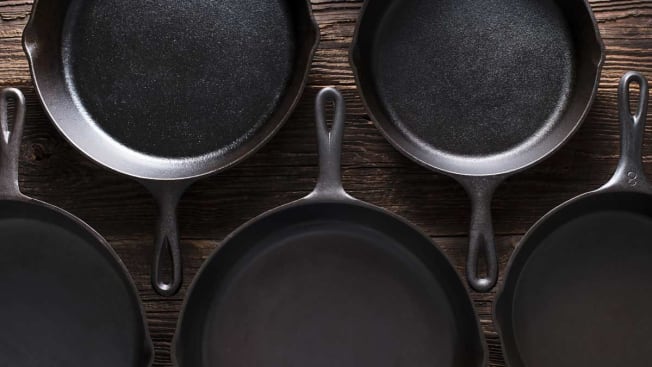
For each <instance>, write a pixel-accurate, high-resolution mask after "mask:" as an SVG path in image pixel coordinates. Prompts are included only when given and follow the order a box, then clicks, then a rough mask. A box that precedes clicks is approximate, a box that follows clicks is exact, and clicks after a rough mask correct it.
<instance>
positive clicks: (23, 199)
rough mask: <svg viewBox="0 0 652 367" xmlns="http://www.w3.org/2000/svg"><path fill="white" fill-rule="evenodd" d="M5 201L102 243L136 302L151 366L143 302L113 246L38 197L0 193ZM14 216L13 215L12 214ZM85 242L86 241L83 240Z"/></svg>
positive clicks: (62, 210) (81, 223) (93, 230)
mask: <svg viewBox="0 0 652 367" xmlns="http://www.w3.org/2000/svg"><path fill="white" fill-rule="evenodd" d="M6 202H13V203H17V204H20V205H27V206H30V207H36V208H40V209H45V210H47V211H49V212H51V213H52V214H53V215H56V216H60V217H61V218H63V219H66V220H67V221H68V222H70V223H71V225H75V226H77V227H78V229H80V230H83V231H84V232H85V233H86V234H88V235H90V236H91V237H90V238H92V239H93V240H95V241H97V243H98V244H100V245H102V246H101V247H100V248H103V249H104V251H105V255H108V256H110V258H112V259H113V261H114V266H115V270H116V272H118V274H119V275H120V277H121V278H122V281H123V282H124V283H126V284H125V285H126V289H127V291H128V292H129V293H131V296H132V298H133V300H135V301H136V303H137V304H138V311H140V313H139V314H140V319H141V321H140V323H141V324H142V329H143V331H144V333H143V337H144V339H145V340H144V344H143V347H144V350H143V351H144V352H145V353H143V357H145V359H144V360H146V361H147V364H145V366H147V367H151V366H153V364H154V356H155V351H154V343H153V341H152V337H151V334H150V332H149V326H148V324H147V316H146V313H145V308H144V306H143V302H142V300H141V298H140V295H139V293H138V288H137V287H136V284H135V282H134V280H133V278H132V276H131V273H130V272H129V270H128V269H127V266H126V265H125V264H124V262H123V261H122V259H121V258H120V256H118V254H117V253H116V252H115V250H114V249H113V247H111V245H110V244H109V243H108V241H107V240H106V239H105V238H104V237H102V235H101V234H100V233H99V232H97V231H96V230H95V229H94V228H93V227H91V226H90V225H88V224H87V223H86V222H84V221H83V220H81V219H80V218H79V217H77V216H75V215H73V214H72V213H70V212H68V211H66V210H64V209H62V208H60V207H58V206H55V205H53V204H50V203H47V202H44V201H41V200H39V199H35V198H32V197H29V196H27V195H25V194H23V193H22V192H21V193H19V194H18V195H15V194H10V195H2V194H0V207H2V205H3V203H6ZM13 217H15V216H13ZM57 227H59V228H65V227H63V226H59V225H57ZM84 242H86V241H84Z"/></svg>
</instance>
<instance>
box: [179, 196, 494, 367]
mask: <svg viewBox="0 0 652 367" xmlns="http://www.w3.org/2000/svg"><path fill="white" fill-rule="evenodd" d="M328 195H329V194H323V193H320V192H318V191H317V190H315V191H313V192H312V193H311V194H309V195H308V196H305V197H303V198H301V199H297V200H295V201H291V202H289V203H286V204H283V205H280V206H278V207H276V208H273V209H270V210H268V211H266V212H264V213H262V214H259V215H257V216H255V217H254V218H252V219H250V220H248V221H246V222H245V223H244V224H242V225H240V226H239V227H238V228H236V229H235V230H234V231H233V232H231V233H229V235H227V236H226V237H225V238H224V239H223V240H222V241H220V244H219V245H218V246H217V247H216V248H215V249H214V250H213V251H212V252H211V254H210V255H209V256H208V257H207V258H206V259H205V260H204V262H203V263H202V265H201V266H200V268H199V270H197V273H196V274H195V276H194V277H193V280H192V282H191V283H190V285H189V286H188V288H187V289H186V292H185V295H184V299H183V304H182V307H181V311H180V313H179V317H178V319H177V324H176V327H175V332H174V337H173V338H172V342H171V348H170V359H171V361H172V365H173V366H174V367H182V364H181V362H180V361H179V358H178V351H177V350H178V349H179V347H180V344H181V337H180V335H179V334H180V330H181V329H182V326H183V325H182V324H183V321H184V319H185V318H186V317H185V315H186V309H187V306H188V304H189V303H190V298H191V296H192V294H193V293H194V290H195V288H196V286H197V283H198V282H199V280H200V278H201V277H202V275H203V274H204V272H205V270H206V268H208V266H209V264H210V263H212V262H213V261H215V258H217V257H218V256H221V255H220V254H221V253H222V252H224V249H225V248H226V247H233V245H229V244H230V243H232V240H233V238H235V237H237V236H239V235H240V234H241V233H243V232H245V231H246V230H248V228H249V227H251V226H253V225H255V224H256V223H257V222H259V221H260V220H263V219H265V218H268V217H271V216H274V215H278V214H279V213H282V212H284V211H287V210H291V209H295V208H297V207H303V206H311V205H320V204H334V205H346V206H352V207H358V208H362V209H364V210H370V211H373V212H376V213H378V214H380V215H384V216H387V217H388V218H390V219H392V220H395V221H396V222H398V223H400V224H401V225H404V226H405V227H406V228H407V229H410V230H411V231H413V232H414V233H415V234H417V235H419V236H420V237H423V239H424V240H426V241H428V242H429V243H430V245H431V247H432V249H433V251H436V252H437V253H438V254H439V255H441V256H442V259H443V260H445V263H447V264H448V266H449V270H451V271H452V273H453V274H454V275H453V277H454V279H456V280H457V282H458V284H457V285H456V286H455V287H458V288H460V289H461V290H462V295H466V300H467V302H468V306H469V307H470V308H471V310H472V311H473V312H472V315H473V316H472V317H473V319H474V320H475V326H476V328H477V334H478V337H479V338H478V339H477V342H478V343H479V346H480V350H479V351H480V354H481V361H480V364H479V366H486V365H487V363H488V361H489V346H488V345H487V341H486V337H485V335H484V330H483V328H482V324H481V323H480V318H479V317H478V314H477V312H476V310H475V305H474V303H473V300H472V298H471V295H470V292H469V290H468V288H467V286H466V283H465V282H464V280H463V278H462V276H461V275H460V274H459V272H458V271H457V269H455V267H454V265H453V263H452V262H451V260H450V258H449V256H448V255H447V254H446V253H445V252H444V251H442V250H441V248H440V247H439V245H437V243H435V241H433V240H432V238H430V236H428V235H427V234H426V233H425V232H424V231H422V230H421V229H420V228H419V227H417V226H416V225H414V224H412V223H411V222H409V221H408V220H406V219H405V218H403V217H401V216H399V215H398V214H395V213H393V212H391V211H389V210H386V209H383V208H381V207H379V206H376V205H373V204H370V203H367V202H364V201H362V200H359V199H356V198H354V197H352V196H349V194H348V193H346V192H342V193H341V194H338V196H328Z"/></svg>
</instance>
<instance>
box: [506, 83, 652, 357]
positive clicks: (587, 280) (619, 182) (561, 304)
mask: <svg viewBox="0 0 652 367" xmlns="http://www.w3.org/2000/svg"><path fill="white" fill-rule="evenodd" d="M633 82H635V83H638V84H640V87H641V98H640V101H639V103H638V106H637V111H636V114H635V115H634V116H632V114H631V112H630V104H629V94H630V84H631V83H633ZM619 99H620V100H619V106H620V119H621V123H622V148H621V150H622V153H621V158H620V163H619V164H618V168H617V169H616V173H615V175H614V176H613V178H612V179H611V180H610V181H609V182H608V183H607V184H606V185H604V186H603V187H602V188H600V189H598V190H596V191H593V192H590V193H587V194H584V195H581V196H579V197H577V198H575V199H572V200H570V201H568V202H566V203H565V204H562V205H561V206H559V207H557V208H556V209H554V210H553V211H552V212H550V213H548V214H547V215H546V216H544V217H543V218H542V219H541V220H540V221H539V222H538V223H537V224H535V225H534V227H533V228H532V229H531V230H530V231H528V233H527V234H526V235H525V237H524V238H523V240H522V242H521V244H520V246H519V247H518V249H517V251H516V252H515V253H514V255H513V257H512V259H511V261H510V263H509V265H508V270H507V274H506V278H505V284H504V286H503V289H502V291H501V292H499V296H498V300H497V302H496V307H495V318H496V322H497V325H498V329H499V331H500V334H501V337H502V342H503V348H504V351H505V357H506V359H507V362H508V365H509V366H512V367H525V366H527V367H544V366H550V367H552V366H555V367H564V366H569V367H570V366H573V367H576V366H592V367H602V366H604V367H607V366H609V367H611V366H649V365H650V351H652V338H650V333H651V332H652V315H651V314H650V310H652V287H651V286H650V280H651V279H652V266H651V264H652V186H651V185H650V184H649V183H648V181H647V180H646V179H645V173H644V172H643V164H642V161H641V153H642V144H643V135H644V131H645V118H646V115H647V104H648V83H647V80H646V79H645V77H644V76H642V75H641V74H639V73H634V72H630V73H627V74H626V75H625V76H624V77H623V79H622V81H621V83H620V88H619Z"/></svg>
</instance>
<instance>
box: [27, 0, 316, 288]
mask: <svg viewBox="0 0 652 367" xmlns="http://www.w3.org/2000/svg"><path fill="white" fill-rule="evenodd" d="M23 37H24V38H23V42H24V48H25V51H26V53H27V55H28V57H29V60H30V66H31V71H32V77H33V79H34V84H35V86H36V90H37V92H38V94H39V96H40V98H41V101H42V103H43V105H44V107H45V110H46V111H47V113H48V114H49V116H50V118H51V119H52V121H53V122H54V124H55V125H56V126H57V128H58V129H59V130H60V131H61V133H62V134H63V135H64V136H65V137H66V138H67V139H68V140H69V141H70V142H71V143H72V144H73V145H74V146H75V147H77V148H78V149H79V150H80V151H82V152H83V153H85V154H86V155H87V156H89V157H90V158H91V159H93V160H94V161H96V162H98V163H100V164H102V165H104V166H106V167H109V168H111V169H113V170H114V171H117V172H120V173H123V174H125V175H128V176H131V177H134V178H136V179H138V180H139V181H140V182H142V183H143V184H144V185H145V186H146V187H147V188H148V189H149V190H150V191H151V192H152V194H153V195H154V196H155V197H156V199H157V201H158V204H159V208H160V217H159V218H160V222H159V224H158V234H157V238H156V243H155V257H154V265H153V268H152V284H153V286H154V288H155V289H156V291H157V292H159V293H160V294H162V295H172V294H174V293H176V291H177V290H178V288H179V286H180V285H181V276H182V270H181V259H180V249H179V242H178V241H179V240H178V233H177V220H176V207H177V203H178V201H179V198H180V196H181V195H182V194H183V192H184V191H185V189H186V188H187V187H188V186H189V185H190V184H191V183H192V182H194V181H195V180H196V179H198V178H200V177H202V176H205V175H208V174H211V173H216V172H218V171H221V170H224V169H226V168H228V167H230V166H233V165H234V164H236V163H238V162H240V161H241V160H243V159H244V158H246V157H248V156H249V155H251V154H252V153H253V152H254V151H256V150H257V149H258V148H260V147H261V146H262V145H263V144H264V143H265V142H266V141H267V140H269V139H270V138H271V136H272V135H273V134H274V133H275V132H276V131H277V130H278V129H279V128H280V126H281V125H282V124H283V122H284V121H285V119H286V118H287V116H288V115H289V113H290V112H291V110H292V109H293V108H294V105H295V104H296V102H297V100H298V98H299V96H300V94H301V91H302V90H303V86H304V83H305V80H306V78H307V74H308V68H309V65H310V60H311V58H312V54H313V51H314V49H315V47H316V45H317V42H318V38H319V31H318V29H317V26H316V24H315V22H314V20H313V18H312V15H311V11H310V5H309V1H308V0H278V1H269V0H221V1H214V0H186V1H179V0H152V1H134V0H48V1H45V0H37V1H35V2H34V7H33V11H32V16H31V19H30V22H29V23H28V25H27V27H26V28H25V32H24V36H23ZM168 255H169V257H170V260H171V263H172V274H171V276H170V277H171V279H170V280H169V281H164V279H163V278H164V277H163V275H162V274H161V273H162V269H161V266H162V264H161V262H162V261H163V260H164V259H165V258H166V257H167V256H168Z"/></svg>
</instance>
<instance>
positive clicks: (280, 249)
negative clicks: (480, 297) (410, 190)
mask: <svg viewBox="0 0 652 367" xmlns="http://www.w3.org/2000/svg"><path fill="white" fill-rule="evenodd" d="M331 98H332V100H334V103H335V107H334V111H335V112H334V118H333V124H332V128H331V130H330V131H328V127H327V126H326V122H325V121H326V117H325V114H326V113H325V107H326V104H327V103H328V102H329V100H330V99H331ZM316 115H317V132H318V134H317V135H318V143H319V158H320V173H319V179H318V183H317V185H316V187H315V189H314V191H313V192H312V193H311V194H310V195H308V196H307V197H306V198H304V199H301V200H298V201H296V202H293V203H290V204H287V205H285V206H282V207H279V208H277V209H274V210H272V211H270V212H267V213H265V214H263V215H261V216H259V217H258V218H256V219H254V220H252V221H250V222H249V223H247V224H245V225H244V226H243V227H241V228H240V229H238V230H237V231H236V232H235V233H233V234H232V235H230V236H229V237H228V238H227V239H226V241H225V243H224V244H223V246H222V247H221V248H219V250H218V251H217V252H216V253H214V254H213V255H212V256H211V257H210V258H209V259H208V260H207V262H206V263H205V264H204V265H203V267H202V268H201V270H200V272H199V273H198V275H197V277H196V279H195V280H194V282H193V284H192V286H191V288H190V290H189V294H188V297H187V299H186V302H185V304H184V308H183V311H182V314H181V316H180V320H179V324H178V327H177V333H176V335H175V340H174V344H173V353H174V358H173V359H174V363H175V364H176V365H177V366H183V367H189V366H287V367H299V366H314V367H319V366H340V367H346V366H352V367H353V366H354V367H360V366H378V367H383V366H396V365H405V366H484V363H485V362H486V350H485V347H484V340H483V335H482V333H481V329H480V326H479V324H478V320H477V318H476V315H475V313H474V311H473V306H472V304H471V301H470V299H469V296H468V294H467V291H466V289H465V288H464V285H463V282H462V280H461V279H460V277H459V276H458V275H457V273H456V272H455V270H454V268H453V267H452V266H451V264H450V263H449V262H448V260H447V259H446V257H445V256H444V254H443V253H442V252H441V251H440V250H438V248H437V247H435V246H434V245H433V243H432V242H431V241H430V239H429V238H428V237H427V236H426V235H424V234H423V233H421V232H420V231H419V230H418V229H416V228H415V227H414V226H412V225H410V224H408V223H407V222H405V221H404V220H403V219H401V218H399V217H397V216H395V215H393V214H391V213H388V212H387V211H385V210H382V209H380V208H377V207H375V206H372V205H370V204H366V203H364V202H361V201H358V200H356V199H353V198H352V197H350V196H349V195H348V194H347V193H346V192H345V191H344V189H343V188H342V183H341V177H340V155H341V144H342V134H343V129H344V119H345V107H344V99H343V97H342V95H341V94H340V93H339V92H337V91H336V90H335V89H332V88H327V89H324V90H322V91H321V92H320V93H319V95H318V96H317V101H316Z"/></svg>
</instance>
